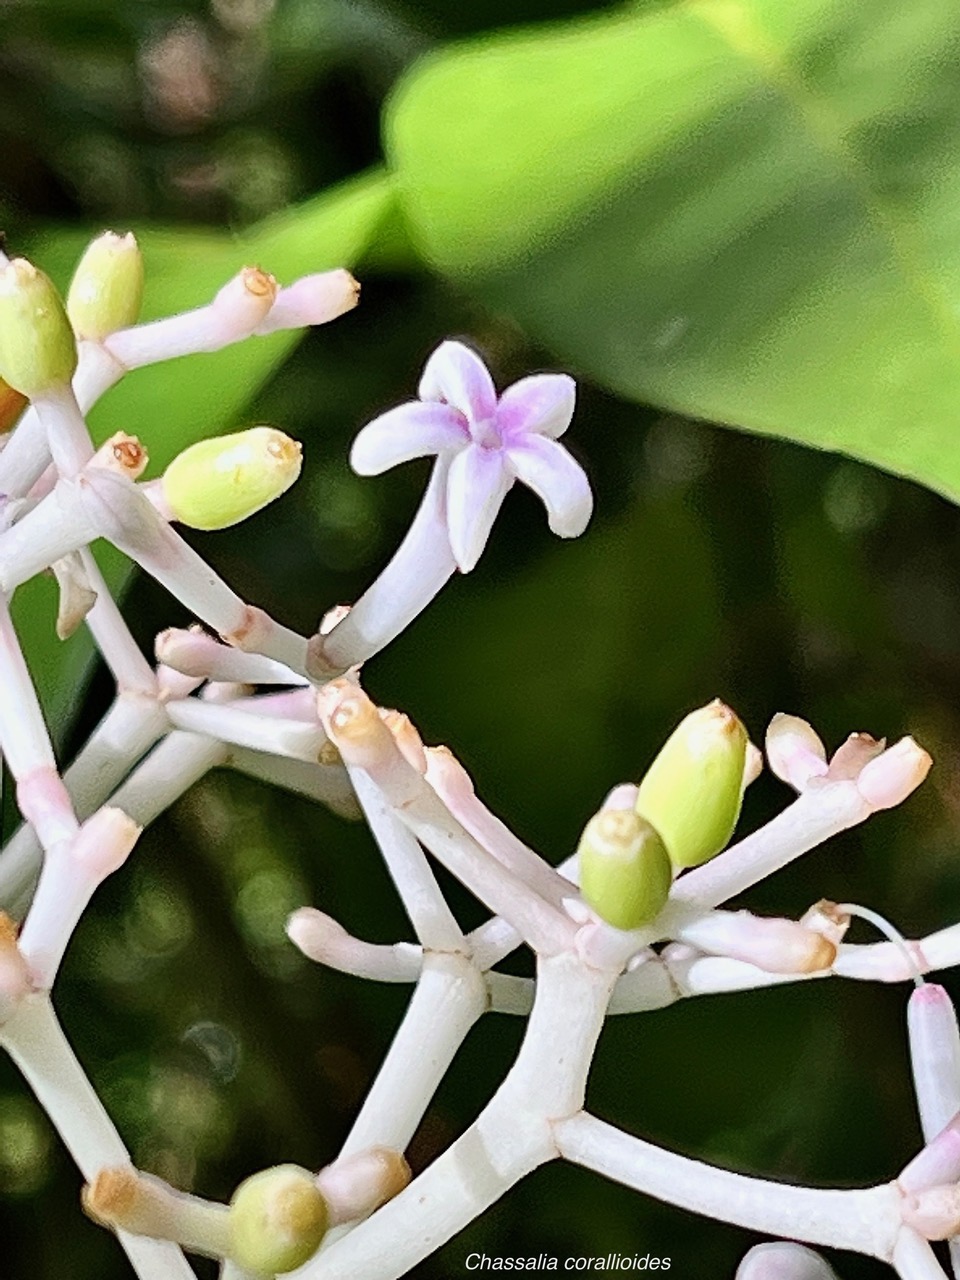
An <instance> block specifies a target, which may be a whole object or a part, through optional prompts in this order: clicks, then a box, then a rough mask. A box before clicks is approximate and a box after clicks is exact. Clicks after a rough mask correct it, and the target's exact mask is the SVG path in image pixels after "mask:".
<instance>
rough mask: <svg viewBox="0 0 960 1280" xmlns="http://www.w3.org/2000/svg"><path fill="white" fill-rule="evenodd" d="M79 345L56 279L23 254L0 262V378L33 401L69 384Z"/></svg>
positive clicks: (75, 365) (75, 364) (74, 367)
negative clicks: (6, 261)
mask: <svg viewBox="0 0 960 1280" xmlns="http://www.w3.org/2000/svg"><path fill="white" fill-rule="evenodd" d="M76 367H77V346H76V342H75V341H74V337H73V330H72V329H71V328H70V321H69V320H68V319H67V313H66V312H65V311H64V309H63V303H62V302H61V301H60V295H59V294H58V293H57V291H56V289H55V288H54V286H53V283H52V281H51V280H50V279H49V278H48V277H47V276H45V275H44V274H43V272H42V271H38V270H37V268H36V267H35V266H34V265H33V263H31V262H27V260H26V259H25V258H14V259H13V261H12V262H8V263H7V264H6V266H0V377H2V378H3V379H4V381H5V382H7V383H8V384H9V385H10V386H11V387H13V389H14V390H15V391H19V392H20V394H21V395H24V396H28V397H29V398H30V399H33V398H34V397H36V396H39V395H43V393H44V392H45V391H52V390H53V389H54V388H55V387H62V386H65V385H67V384H68V383H69V382H70V379H71V378H72V377H73V374H74V370H75V369H76Z"/></svg>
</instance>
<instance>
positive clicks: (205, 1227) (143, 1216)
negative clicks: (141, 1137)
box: [82, 1164, 230, 1258]
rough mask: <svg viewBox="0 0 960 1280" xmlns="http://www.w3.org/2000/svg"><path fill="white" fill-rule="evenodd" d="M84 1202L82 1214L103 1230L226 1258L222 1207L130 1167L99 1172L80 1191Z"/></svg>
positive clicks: (225, 1214) (226, 1235) (227, 1249)
mask: <svg viewBox="0 0 960 1280" xmlns="http://www.w3.org/2000/svg"><path fill="white" fill-rule="evenodd" d="M82 1200H83V1208H84V1210H85V1212H86V1213H87V1214H88V1215H89V1216H90V1217H91V1218H93V1220H94V1221H95V1222H99V1223H100V1224H101V1225H102V1226H106V1227H113V1228H114V1229H115V1230H122V1231H129V1232H131V1233H133V1234H135V1235H138V1236H150V1237H152V1238H153V1239H155V1240H169V1241H173V1242H174V1243H176V1244H179V1245H182V1246H183V1248H185V1249H187V1250H189V1252H190V1253H198V1254H203V1255H204V1256H206V1257H211V1258H222V1257H223V1256H224V1255H227V1254H229V1252H230V1221H229V1211H228V1210H227V1208H226V1206H225V1205H221V1204H215V1203H214V1202H212V1201H210V1200H203V1199H201V1198H200V1197H199V1196H192V1195H186V1194H185V1193H184V1192H182V1191H175V1190H174V1188H173V1187H171V1186H169V1185H168V1184H167V1183H166V1182H163V1181H162V1180H161V1179H160V1178H155V1177H152V1176H151V1175H150V1174H146V1173H141V1172H139V1170H137V1169H134V1168H133V1166H132V1165H129V1164H125V1165H115V1166H108V1167H107V1168H104V1169H101V1170H100V1171H99V1172H98V1174H97V1176H96V1177H95V1178H93V1179H91V1181H90V1182H88V1183H87V1185H86V1186H85V1187H84V1189H83V1195H82Z"/></svg>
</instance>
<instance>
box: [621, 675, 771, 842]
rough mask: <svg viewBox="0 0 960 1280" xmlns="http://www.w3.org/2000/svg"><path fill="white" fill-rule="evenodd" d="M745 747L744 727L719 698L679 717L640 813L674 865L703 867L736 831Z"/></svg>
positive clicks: (647, 782) (647, 780)
mask: <svg viewBox="0 0 960 1280" xmlns="http://www.w3.org/2000/svg"><path fill="white" fill-rule="evenodd" d="M746 752H747V731H746V729H745V728H744V727H743V724H742V723H741V721H740V720H739V718H738V717H737V716H736V714H735V713H734V712H733V711H731V710H730V708H729V707H728V706H725V705H724V704H723V703H722V702H720V701H719V699H717V700H715V701H714V702H711V703H710V704H709V705H708V706H706V707H701V708H700V709H699V710H697V711H691V713H690V714H689V715H688V716H687V717H686V718H685V719H684V720H682V721H681V722H680V724H679V725H678V726H677V728H676V729H674V731H673V733H672V734H671V735H670V737H669V738H668V739H667V741H666V742H665V743H664V745H663V747H662V748H661V750H660V753H659V755H658V756H657V758H656V759H655V760H654V762H653V764H652V765H651V766H650V768H649V769H648V770H647V772H646V774H645V775H644V778H643V780H642V782H641V783H640V788H639V791H638V794H637V804H636V809H637V813H639V814H640V815H641V816H642V817H644V818H646V819H647V821H648V822H652V823H653V825H654V826H655V827H656V829H657V830H658V831H659V832H660V835H661V836H662V837H663V842H664V844H665V845H666V846H667V852H668V853H669V855H670V859H671V861H672V862H673V864H674V865H675V866H677V867H695V866H699V864H700V863H701V862H706V861H707V859H709V858H712V857H713V856H714V854H716V853H719V852H720V850H721V849H722V848H723V847H724V846H725V845H726V843H727V842H728V841H729V839H730V837H731V835H733V829H734V827H735V826H736V823H737V818H738V817H739V814H740V802H741V799H742V796H743V768H744V760H745V758H746Z"/></svg>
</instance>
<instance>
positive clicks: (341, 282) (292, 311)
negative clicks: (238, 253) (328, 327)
mask: <svg viewBox="0 0 960 1280" xmlns="http://www.w3.org/2000/svg"><path fill="white" fill-rule="evenodd" d="M359 301H360V285H359V284H358V283H357V281H356V280H354V278H353V276H352V275H351V274H350V272H349V271H343V270H338V271H323V272H320V273H318V274H316V275H311V276H303V277H302V278H301V279H299V280H295V281H294V283H293V284H292V285H289V286H288V287H287V288H285V289H281V290H280V292H279V293H278V294H277V299H276V301H275V302H274V304H273V306H272V307H271V308H270V310H269V312H268V313H267V315H266V318H265V319H264V320H263V321H262V322H261V324H260V326H259V328H258V329H257V333H260V334H266V333H276V332H277V330H279V329H304V328H307V327H308V326H310V325H315V324H326V323H327V322H328V321H329V320H336V318H337V317H338V316H342V315H343V314H344V312H346V311H352V310H353V308H354V307H355V306H356V305H357V303H358V302H359Z"/></svg>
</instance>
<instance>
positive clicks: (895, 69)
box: [386, 0, 960, 497]
mask: <svg viewBox="0 0 960 1280" xmlns="http://www.w3.org/2000/svg"><path fill="white" fill-rule="evenodd" d="M386 136H387V144H388V152H389V157H390V160H391V163H392V165H393V168H394V171H395V173H396V175H397V179H398V184H399V189H400V192H401V197H402V200H403V203H404V208H405V211H406V214H407V217H408V220H409V223H410V226H411V229H412V234H413V236H414V238H415V240H416V242H417V243H418V244H419V246H420V248H421V250H422V252H423V253H424V255H425V257H426V258H427V259H428V260H429V261H430V262H431V263H432V264H433V265H434V266H435V267H437V268H439V269H440V270H442V271H443V272H445V273H447V274H449V275H450V276H452V277H454V278H455V279H456V280H457V281H459V282H461V283H464V284H466V285H467V286H469V287H470V288H472V289H474V290H477V291H479V292H480V293H481V294H482V295H483V296H484V297H485V298H486V299H487V300H488V301H490V302H492V303H493V304H494V305H496V306H498V307H502V308H504V309H507V310H509V311H510V312H512V313H513V314H514V315H515V316H516V317H517V319H518V320H519V321H520V322H521V324H523V325H524V327H525V328H526V329H527V331H528V332H529V333H530V334H531V335H532V336H534V337H536V338H537V339H538V340H539V341H541V342H543V343H544V344H545V345H547V346H548V347H549V348H550V349H551V350H552V351H553V352H554V354H555V355H556V357H557V358H558V359H560V360H562V361H563V362H564V363H566V364H568V365H570V366H572V367H574V368H580V369H582V370H584V371H586V372H588V373H589V374H591V375H592V376H594V377H595V378H597V379H598V380H599V381H601V382H603V383H605V384H606V385H607V386H609V387H611V388H613V389H614V390H616V391H618V392H620V393H622V394H624V395H626V396H629V397H634V398H637V399H640V400H646V401H652V402H655V403H659V404H662V405H665V406H669V407H671V408H673V409H678V410H681V411H683V412H685V413H688V414H693V415H698V416H702V417H706V418H710V419H713V420H715V421H718V422H724V423H728V424H731V425H735V426H739V427H744V428H747V429H749V430H753V431H760V432H765V433H769V434H773V435H780V436H785V437H788V438H790V439H793V440H797V441H800V442H802V443H804V444H807V445H815V446H819V447H822V448H829V449H836V450H839V451H843V452H846V453H849V454H852V455H855V456H857V457H860V458H863V459H866V460H868V461H870V462H873V463H875V464H877V465H879V466H881V467H884V468H886V469H888V470H890V471H893V472H896V473H900V474H903V475H907V476H911V477H913V478H915V479H917V480H920V481H922V482H923V483H925V484H927V485H930V486H931V487H933V488H935V489H938V490H939V491H941V492H944V493H947V494H949V495H951V496H954V497H955V496H956V495H957V494H958V493H960V449H957V448H956V447H955V444H954V441H955V432H956V423H957V418H958V410H957V406H958V404H960V235H958V222H957V209H958V208H960V11H958V10H957V7H956V5H955V4H954V3H953V2H952V0H915V2H914V3H912V4H910V5H909V6H904V5H903V4H901V3H900V2H899V0H860V2H859V3H857V4H850V3H849V2H848V0H792V3H790V4H784V3H782V0H685V2H684V3H682V4H681V3H666V4H663V5H660V6H657V7H655V8H651V7H650V6H646V7H645V8H643V9H639V8H634V9H630V10H627V11H625V12H624V11H621V12H620V13H618V14H617V15H616V16H615V17H612V18H610V17H605V18H603V19H600V20H597V19H592V20H589V21H580V22H576V23H570V24H567V25H564V26H554V27H549V28H548V27H544V28H540V29H537V30H533V31H527V32H520V33H514V34H508V35H503V36H500V37H497V38H494V39H484V40H482V41H478V42H476V43H475V44H465V45H461V46H454V47H452V48H449V49H447V50H446V51H443V52H441V53H440V54H438V55H434V56H431V57H428V58H427V59H425V60H424V61H423V62H422V63H420V64H419V65H418V67H416V68H415V69H414V70H413V71H412V72H411V73H410V74H408V76H407V77H406V78H405V79H404V80H403V81H402V82H401V84H400V86H399V89H398V91H397V92H396V94H395V97H394V98H393V100H392V104H391V106H390V109H389V113H388V117H387V128H386Z"/></svg>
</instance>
